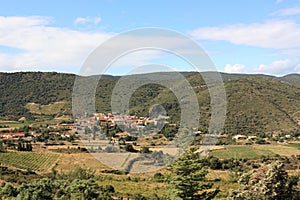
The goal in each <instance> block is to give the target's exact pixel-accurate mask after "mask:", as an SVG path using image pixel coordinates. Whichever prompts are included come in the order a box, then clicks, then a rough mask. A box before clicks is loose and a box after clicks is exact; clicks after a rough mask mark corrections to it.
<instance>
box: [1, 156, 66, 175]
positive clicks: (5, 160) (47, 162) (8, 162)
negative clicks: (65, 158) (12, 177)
mask: <svg viewBox="0 0 300 200" xmlns="http://www.w3.org/2000/svg"><path fill="white" fill-rule="evenodd" d="M59 157H60V154H57V153H50V152H49V153H48V152H6V153H0V164H1V165H5V166H10V167H16V168H18V169H25V170H33V171H39V172H47V171H49V170H50V169H51V167H53V166H54V165H55V163H56V162H57V161H58V159H59Z"/></svg>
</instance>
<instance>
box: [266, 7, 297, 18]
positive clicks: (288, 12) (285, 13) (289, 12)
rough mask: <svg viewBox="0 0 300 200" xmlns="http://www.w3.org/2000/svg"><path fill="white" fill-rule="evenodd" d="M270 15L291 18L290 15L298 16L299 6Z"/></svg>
mask: <svg viewBox="0 0 300 200" xmlns="http://www.w3.org/2000/svg"><path fill="white" fill-rule="evenodd" d="M271 15H278V16H291V15H300V6H298V7H293V8H286V9H281V10H278V11H276V12H274V13H272V14H271Z"/></svg>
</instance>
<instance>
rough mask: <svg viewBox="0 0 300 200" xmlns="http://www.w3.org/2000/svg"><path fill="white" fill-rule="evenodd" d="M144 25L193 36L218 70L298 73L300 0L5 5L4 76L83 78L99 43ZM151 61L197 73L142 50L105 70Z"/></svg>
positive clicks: (0, 39)
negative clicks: (51, 73)
mask: <svg viewBox="0 0 300 200" xmlns="http://www.w3.org/2000/svg"><path fill="white" fill-rule="evenodd" d="M145 27H156V28H161V29H167V30H172V31H176V32H177V33H179V34H182V35H184V36H185V37H187V38H190V39H191V40H193V41H195V42H196V43H197V44H199V46H201V48H202V49H204V50H205V52H206V54H207V55H208V56H209V58H210V59H211V60H212V61H213V63H214V64H215V66H216V69H217V70H218V71H221V72H227V73H263V74H271V75H276V76H282V75H285V74H290V73H300V0H247V1H246V0H243V1H242V0H224V1H220V0H195V1H193V0H190V1H179V0H178V1H176V0H160V1H158V0H153V1H133V0H127V1H121V0H95V1H92V0H87V1H76V0H73V1H71V0H64V1H58V0H51V1H50V0H48V1H47V0H45V1H38V0H27V1H19V0H9V1H8V0H1V6H0V71H3V72H16V71H57V72H66V73H76V74H78V73H80V71H81V69H82V66H83V64H84V63H85V61H86V59H87V58H88V57H89V55H90V54H91V53H92V52H93V51H94V50H95V49H96V48H97V47H99V46H101V44H104V43H105V42H107V41H109V40H110V39H111V38H112V37H116V36H118V35H119V34H122V33H124V32H127V31H131V30H135V29H138V28H145ZM144 39H145V38H144ZM146 39H147V38H146ZM161 41H162V42H165V43H167V40H165V38H162V39H161ZM126 42H128V43H134V42H136V38H131V39H128V40H127V41H126ZM169 43H171V44H169V47H170V48H177V47H178V46H179V45H180V42H178V41H176V40H174V41H173V42H169ZM151 63H156V64H163V65H168V66H169V67H170V68H172V69H173V70H178V71H193V70H194V69H193V66H191V65H190V64H188V63H187V62H186V61H184V60H183V59H182V58H180V56H176V55H174V54H170V53H167V52H162V51H159V50H147V49H141V50H139V51H135V52H132V53H130V54H128V55H125V56H123V57H121V58H119V59H118V60H116V61H115V62H114V63H113V64H112V66H111V67H108V68H107V69H106V71H105V73H109V74H114V75H122V74H127V73H130V71H132V70H134V69H135V67H139V66H145V65H148V64H151ZM149 71H151V69H149Z"/></svg>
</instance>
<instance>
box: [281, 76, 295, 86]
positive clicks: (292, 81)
mask: <svg viewBox="0 0 300 200" xmlns="http://www.w3.org/2000/svg"><path fill="white" fill-rule="evenodd" d="M279 79H281V80H283V81H285V82H287V83H290V84H293V85H296V86H299V87H300V74H289V75H286V76H283V77H281V78H279Z"/></svg>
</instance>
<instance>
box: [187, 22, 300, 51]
mask: <svg viewBox="0 0 300 200" xmlns="http://www.w3.org/2000/svg"><path fill="white" fill-rule="evenodd" d="M190 34H191V35H192V36H194V37H196V38H197V39H205V40H222V41H228V42H231V43H233V44H240V45H249V46H254V47H262V48H273V49H290V48H299V47H300V37H299V35H300V26H299V24H297V23H295V22H294V21H290V20H279V21H267V22H264V23H253V24H235V25H227V26H223V27H203V28H199V29H197V30H194V31H191V32H190Z"/></svg>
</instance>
